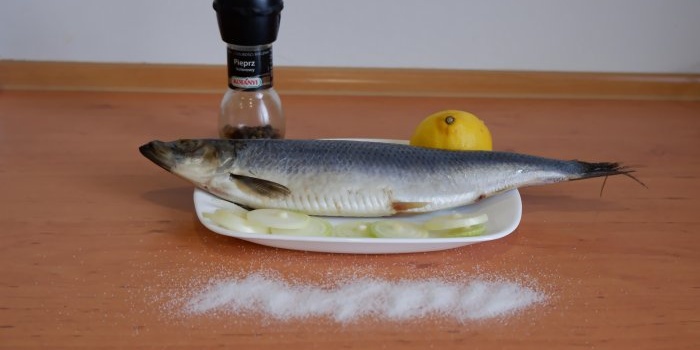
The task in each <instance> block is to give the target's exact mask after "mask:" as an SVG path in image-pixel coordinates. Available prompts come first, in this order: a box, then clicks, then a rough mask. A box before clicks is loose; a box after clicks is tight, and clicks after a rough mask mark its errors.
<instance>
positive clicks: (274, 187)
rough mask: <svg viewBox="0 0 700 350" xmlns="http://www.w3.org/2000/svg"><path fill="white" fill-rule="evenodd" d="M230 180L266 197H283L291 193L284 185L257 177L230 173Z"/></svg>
mask: <svg viewBox="0 0 700 350" xmlns="http://www.w3.org/2000/svg"><path fill="white" fill-rule="evenodd" d="M230 178H231V180H233V181H237V182H239V183H241V184H242V185H244V186H245V187H247V188H249V189H250V190H252V191H253V192H255V193H257V194H260V195H263V196H267V197H285V196H288V195H289V194H291V193H292V191H290V190H289V189H288V188H287V187H285V186H284V185H280V184H278V183H276V182H272V181H269V180H264V179H259V178H257V177H251V176H245V175H238V174H233V173H231V176H230Z"/></svg>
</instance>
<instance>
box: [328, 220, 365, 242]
mask: <svg viewBox="0 0 700 350" xmlns="http://www.w3.org/2000/svg"><path fill="white" fill-rule="evenodd" d="M371 224H372V223H371V222H367V221H360V222H358V221H349V222H345V223H342V224H339V225H337V226H336V227H335V228H333V235H334V236H336V237H349V238H370V237H374V235H373V234H372V230H370V225H371Z"/></svg>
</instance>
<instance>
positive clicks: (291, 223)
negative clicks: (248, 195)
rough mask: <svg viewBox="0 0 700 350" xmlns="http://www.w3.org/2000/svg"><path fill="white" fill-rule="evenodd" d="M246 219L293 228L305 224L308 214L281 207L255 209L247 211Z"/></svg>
mask: <svg viewBox="0 0 700 350" xmlns="http://www.w3.org/2000/svg"><path fill="white" fill-rule="evenodd" d="M247 217H248V220H250V221H252V222H255V223H257V224H260V225H265V226H268V227H270V228H279V229H285V230H293V229H298V228H302V227H304V226H306V225H307V224H308V222H309V218H310V217H309V216H308V215H306V214H303V213H297V212H293V211H288V210H282V209H255V210H251V211H249V212H248V215H247Z"/></svg>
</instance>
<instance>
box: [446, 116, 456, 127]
mask: <svg viewBox="0 0 700 350" xmlns="http://www.w3.org/2000/svg"><path fill="white" fill-rule="evenodd" d="M454 122H455V117H453V116H451V115H448V116H447V117H445V123H447V125H452V123H454Z"/></svg>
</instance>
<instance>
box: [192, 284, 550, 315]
mask: <svg viewBox="0 0 700 350" xmlns="http://www.w3.org/2000/svg"><path fill="white" fill-rule="evenodd" d="M545 299H546V296H545V294H544V293H542V292H540V291H538V290H536V289H534V288H530V287H527V286H524V285H521V284H519V283H516V282H512V281H504V280H497V281H491V280H486V279H472V280H469V281H462V282H448V281H444V280H438V279H423V280H402V281H389V280H384V279H376V278H355V279H350V280H346V281H343V282H340V283H338V284H337V285H334V286H332V287H330V288H325V287H322V286H318V285H313V284H309V283H298V282H297V283H290V282H287V281H285V280H283V279H280V278H277V277H274V276H266V275H264V274H252V275H249V276H247V277H245V278H234V279H224V280H215V281H212V283H211V284H209V285H208V286H206V287H204V288H203V289H201V290H200V291H198V292H196V293H195V294H194V296H192V297H191V298H190V299H189V300H188V302H187V304H186V305H185V311H186V312H187V313H189V314H204V313H207V312H221V313H227V314H244V313H255V314H263V315H266V316H269V317H271V318H273V319H277V320H292V319H302V318H308V317H330V318H331V319H333V320H335V321H336V322H339V323H349V322H353V321H355V320H358V319H360V318H363V317H373V318H377V319H383V320H394V321H403V320H409V319H412V318H420V317H448V318H452V319H455V320H458V321H461V322H464V321H468V320H478V319H485V318H492V317H502V316H506V315H509V314H512V313H514V312H516V311H519V310H522V309H524V308H527V307H528V306H532V305H534V304H536V303H540V302H543V301H544V300H545Z"/></svg>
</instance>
